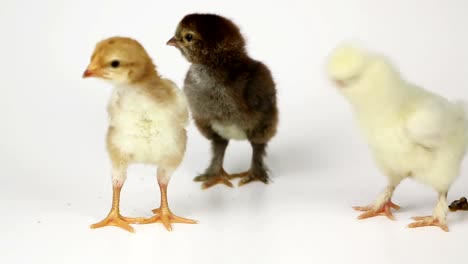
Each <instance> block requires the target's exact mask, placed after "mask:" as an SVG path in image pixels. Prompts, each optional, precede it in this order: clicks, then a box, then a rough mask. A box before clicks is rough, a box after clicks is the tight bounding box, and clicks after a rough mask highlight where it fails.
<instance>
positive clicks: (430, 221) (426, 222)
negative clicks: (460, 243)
mask: <svg viewBox="0 0 468 264" xmlns="http://www.w3.org/2000/svg"><path fill="white" fill-rule="evenodd" d="M411 219H413V220H414V221H415V222H414V223H411V224H409V225H408V227H409V228H416V227H424V226H438V227H440V228H441V229H442V230H444V231H445V232H448V231H449V229H448V226H447V224H446V223H445V219H443V220H439V219H437V218H436V217H433V216H416V217H412V218H411Z"/></svg>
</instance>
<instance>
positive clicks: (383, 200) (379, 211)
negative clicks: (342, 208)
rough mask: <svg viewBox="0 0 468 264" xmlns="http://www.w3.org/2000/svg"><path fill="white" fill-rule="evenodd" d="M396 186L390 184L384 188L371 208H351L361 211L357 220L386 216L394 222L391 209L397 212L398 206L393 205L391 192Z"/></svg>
mask: <svg viewBox="0 0 468 264" xmlns="http://www.w3.org/2000/svg"><path fill="white" fill-rule="evenodd" d="M396 186H397V184H390V185H389V186H387V188H385V190H384V191H383V192H382V193H381V194H380V196H379V197H378V198H377V200H376V201H375V203H374V205H371V206H354V207H353V208H354V209H355V210H357V211H363V212H364V213H362V214H361V215H359V216H358V219H366V218H370V217H374V216H379V215H382V216H386V217H388V218H389V219H391V220H395V217H394V216H393V214H392V211H391V209H395V210H399V209H400V206H398V205H396V204H394V203H393V202H392V200H391V198H392V195H393V192H394V191H395V187H396Z"/></svg>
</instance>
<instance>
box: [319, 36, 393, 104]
mask: <svg viewBox="0 0 468 264" xmlns="http://www.w3.org/2000/svg"><path fill="white" fill-rule="evenodd" d="M327 71H328V75H329V76H330V78H331V79H332V80H333V81H334V82H335V84H336V85H337V86H338V87H339V88H341V89H340V91H341V92H342V93H344V94H345V95H350V96H353V97H356V96H358V97H359V96H362V95H364V94H366V95H371V94H376V93H381V94H382V93H385V92H388V91H390V90H391V89H392V88H391V87H395V85H392V84H395V83H397V82H400V80H401V79H400V75H399V73H398V72H397V70H396V69H395V68H394V67H393V66H392V64H391V63H390V62H389V61H388V60H387V58H385V57H384V56H382V55H379V54H374V53H371V52H369V51H366V50H365V49H364V48H361V47H359V46H356V45H353V44H348V43H346V44H342V45H340V46H338V47H337V48H336V49H335V50H334V51H333V52H332V53H331V55H330V56H329V59H328V64H327ZM389 89H390V90H389Z"/></svg>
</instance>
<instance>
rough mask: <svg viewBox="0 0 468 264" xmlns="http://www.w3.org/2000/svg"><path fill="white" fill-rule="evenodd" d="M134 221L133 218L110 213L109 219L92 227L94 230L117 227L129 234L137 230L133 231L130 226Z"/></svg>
mask: <svg viewBox="0 0 468 264" xmlns="http://www.w3.org/2000/svg"><path fill="white" fill-rule="evenodd" d="M132 219H133V218H127V217H123V216H121V215H120V214H119V213H118V212H110V213H109V215H107V217H106V218H105V219H104V220H102V221H100V222H98V223H95V224H93V225H91V226H90V227H91V228H92V229H95V228H101V227H105V226H117V227H120V228H122V229H124V230H127V231H128V232H131V233H135V230H134V229H133V227H131V226H130V223H132V221H131V220H132Z"/></svg>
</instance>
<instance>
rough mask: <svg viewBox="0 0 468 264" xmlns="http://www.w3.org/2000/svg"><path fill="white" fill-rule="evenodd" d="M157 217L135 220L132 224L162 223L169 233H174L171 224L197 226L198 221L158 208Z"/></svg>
mask: <svg viewBox="0 0 468 264" xmlns="http://www.w3.org/2000/svg"><path fill="white" fill-rule="evenodd" d="M153 213H155V214H156V215H155V216H152V217H150V218H134V219H133V220H134V221H133V222H132V223H135V224H152V223H162V224H163V225H164V227H165V228H166V229H167V231H172V226H171V224H173V223H180V224H196V223H198V222H197V221H196V220H192V219H188V218H183V217H180V216H177V215H175V214H173V213H172V212H171V211H170V210H169V209H161V208H157V209H154V210H153Z"/></svg>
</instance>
